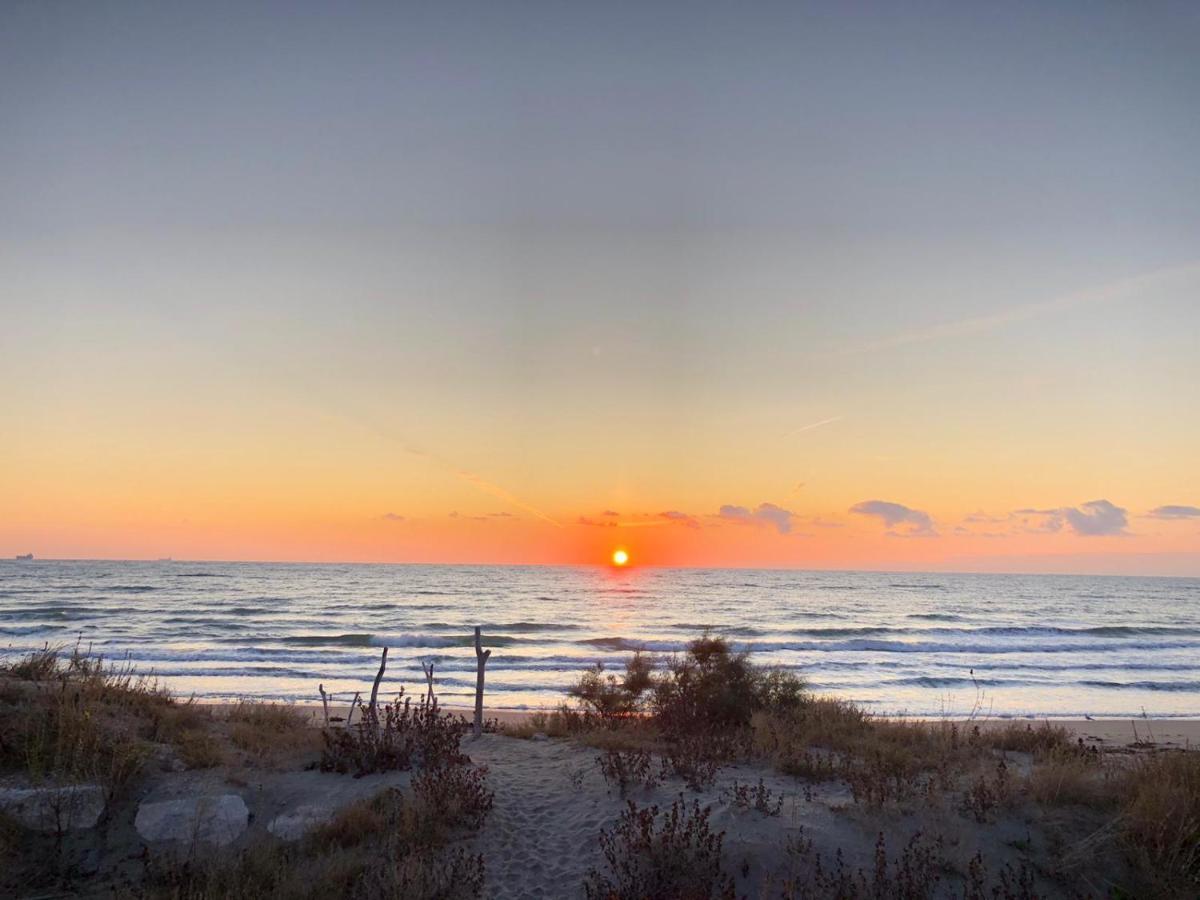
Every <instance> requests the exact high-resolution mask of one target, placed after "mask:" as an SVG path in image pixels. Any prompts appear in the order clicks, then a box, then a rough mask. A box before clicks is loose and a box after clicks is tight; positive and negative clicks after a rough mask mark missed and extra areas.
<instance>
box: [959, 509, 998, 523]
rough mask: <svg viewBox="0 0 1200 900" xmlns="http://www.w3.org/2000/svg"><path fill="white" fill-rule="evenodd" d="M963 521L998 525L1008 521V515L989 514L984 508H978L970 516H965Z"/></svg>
mask: <svg viewBox="0 0 1200 900" xmlns="http://www.w3.org/2000/svg"><path fill="white" fill-rule="evenodd" d="M963 521H964V522H966V523H967V524H968V525H997V524H999V523H1001V522H1007V521H1008V517H1007V516H989V515H988V514H987V513H985V512H984V511H983V510H981V509H980V510H976V511H975V512H973V513H971V514H970V515H969V516H966V517H964V518H963Z"/></svg>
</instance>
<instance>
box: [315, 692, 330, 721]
mask: <svg viewBox="0 0 1200 900" xmlns="http://www.w3.org/2000/svg"><path fill="white" fill-rule="evenodd" d="M317 690H318V691H320V692H321V705H322V706H323V707H325V727H326V728H328V727H329V695H328V694H326V693H325V685H323V684H318V685H317Z"/></svg>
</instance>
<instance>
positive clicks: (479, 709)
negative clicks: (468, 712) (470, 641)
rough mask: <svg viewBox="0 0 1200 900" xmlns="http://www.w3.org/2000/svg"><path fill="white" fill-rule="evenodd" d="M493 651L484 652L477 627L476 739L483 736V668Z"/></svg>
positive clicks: (477, 627) (476, 627)
mask: <svg viewBox="0 0 1200 900" xmlns="http://www.w3.org/2000/svg"><path fill="white" fill-rule="evenodd" d="M491 655H492V651H491V650H484V649H483V643H482V641H481V639H480V636H479V626H478V625H476V626H475V661H476V664H477V665H478V667H479V668H478V671H477V672H476V674H475V737H479V736H480V735H481V734H483V667H484V666H486V665H487V661H488V657H489V656H491Z"/></svg>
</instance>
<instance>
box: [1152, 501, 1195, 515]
mask: <svg viewBox="0 0 1200 900" xmlns="http://www.w3.org/2000/svg"><path fill="white" fill-rule="evenodd" d="M1146 515H1147V516H1148V517H1149V518H1151V519H1200V506H1178V505H1176V504H1167V505H1166V506H1156V507H1154V509H1152V510H1150V512H1148V513H1146Z"/></svg>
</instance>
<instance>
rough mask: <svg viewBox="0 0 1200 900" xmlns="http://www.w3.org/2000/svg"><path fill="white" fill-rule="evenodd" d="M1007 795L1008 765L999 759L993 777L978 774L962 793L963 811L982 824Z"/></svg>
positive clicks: (1006, 798)
mask: <svg viewBox="0 0 1200 900" xmlns="http://www.w3.org/2000/svg"><path fill="white" fill-rule="evenodd" d="M1008 797H1009V779H1008V765H1007V764H1006V763H1005V762H1004V760H1003V759H1001V760H999V761H998V762H997V763H996V773H995V776H994V777H993V778H990V779H989V778H986V777H985V776H983V775H979V776H978V777H977V778H976V779H975V781H974V783H972V785H971V786H970V788H968V789H967V791H966V793H965V794H963V803H962V808H963V812H965V813H970V814H971V815H972V816H973V817H974V819H975V821H976V822H978V823H979V824H981V825H982V824H984V823H986V822H988V821H990V820H991V813H992V811H993V810H994V809H995V808H996V807H998V806H999V805H1000V804H1002V803H1004V802H1005V801H1007V800H1008Z"/></svg>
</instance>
